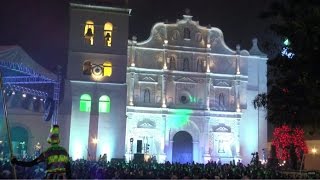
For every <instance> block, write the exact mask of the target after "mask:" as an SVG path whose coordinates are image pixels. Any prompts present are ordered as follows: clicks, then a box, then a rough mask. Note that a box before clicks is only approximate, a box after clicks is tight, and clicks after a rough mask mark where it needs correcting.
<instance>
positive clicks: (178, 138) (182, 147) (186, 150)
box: [172, 131, 193, 163]
mask: <svg viewBox="0 0 320 180" xmlns="http://www.w3.org/2000/svg"><path fill="white" fill-rule="evenodd" d="M192 161H193V145H192V136H191V135H190V134H189V133H188V132H186V131H179V132H177V133H176V134H175V135H174V136H173V146H172V162H179V163H187V162H192Z"/></svg>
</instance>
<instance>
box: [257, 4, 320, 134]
mask: <svg viewBox="0 0 320 180" xmlns="http://www.w3.org/2000/svg"><path fill="white" fill-rule="evenodd" d="M319 4H320V1H315V0H292V1H277V2H275V3H273V4H272V6H271V8H270V9H271V10H269V11H268V12H265V13H263V15H262V16H263V17H264V18H272V19H273V20H274V22H276V23H274V24H272V25H271V27H270V28H271V29H272V30H273V31H274V32H276V33H277V34H278V35H279V36H280V37H282V38H283V41H284V42H286V44H284V45H283V47H284V49H285V50H286V53H285V54H283V51H282V52H281V51H279V53H278V55H276V56H275V57H274V58H272V59H270V60H269V61H268V92H267V93H264V94H259V95H258V96H257V97H256V98H255V100H254V101H253V103H254V106H255V107H265V108H266V109H267V111H268V113H267V117H266V119H267V120H268V121H269V122H271V123H272V124H274V125H275V126H281V125H283V124H287V125H289V126H290V127H299V126H304V127H305V126H306V125H310V126H313V127H314V129H319V128H318V127H319V124H318V123H317V121H318V120H319V119H320V111H319V109H320V73H318V72H317V71H318V69H317V67H320V60H319V57H320V56H319V55H320V53H319V41H320V26H319V24H320V8H319V7H320V6H319ZM285 40H287V41H285ZM288 53H292V54H291V56H287V55H288ZM293 54H294V55H293ZM292 55H293V56H292Z"/></svg>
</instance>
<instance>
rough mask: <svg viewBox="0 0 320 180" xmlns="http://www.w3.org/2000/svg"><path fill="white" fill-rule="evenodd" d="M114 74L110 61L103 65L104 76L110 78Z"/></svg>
mask: <svg viewBox="0 0 320 180" xmlns="http://www.w3.org/2000/svg"><path fill="white" fill-rule="evenodd" d="M111 74H112V63H111V62H109V61H106V62H104V63H103V76H108V77H110V76H111Z"/></svg>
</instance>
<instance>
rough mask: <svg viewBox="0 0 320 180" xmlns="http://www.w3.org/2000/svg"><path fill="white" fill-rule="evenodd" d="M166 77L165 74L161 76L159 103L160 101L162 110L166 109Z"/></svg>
mask: <svg viewBox="0 0 320 180" xmlns="http://www.w3.org/2000/svg"><path fill="white" fill-rule="evenodd" d="M167 77H168V75H166V74H163V75H162V88H161V101H162V107H163V108H166V107H167V100H166V96H167V93H166V91H167V90H166V88H167V86H166V83H167Z"/></svg>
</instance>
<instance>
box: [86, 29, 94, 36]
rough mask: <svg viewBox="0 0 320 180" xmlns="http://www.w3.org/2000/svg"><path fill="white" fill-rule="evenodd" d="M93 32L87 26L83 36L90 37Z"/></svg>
mask: <svg viewBox="0 0 320 180" xmlns="http://www.w3.org/2000/svg"><path fill="white" fill-rule="evenodd" d="M92 36H93V33H92V29H91V28H88V30H87V33H86V34H85V37H92Z"/></svg>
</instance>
